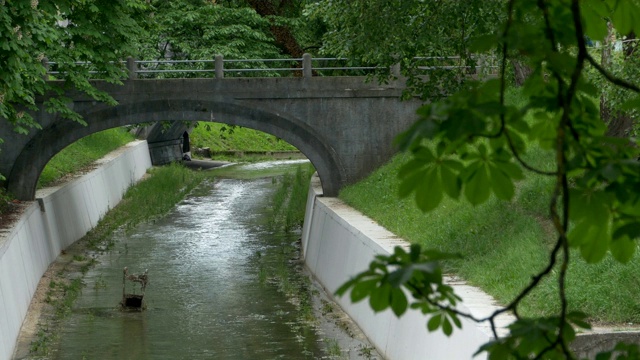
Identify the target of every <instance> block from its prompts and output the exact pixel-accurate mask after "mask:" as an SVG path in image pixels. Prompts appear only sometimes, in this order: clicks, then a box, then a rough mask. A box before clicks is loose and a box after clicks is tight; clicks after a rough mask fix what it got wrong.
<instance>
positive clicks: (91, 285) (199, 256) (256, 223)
mask: <svg viewBox="0 0 640 360" xmlns="http://www.w3.org/2000/svg"><path fill="white" fill-rule="evenodd" d="M290 165H291V164H285V166H290ZM265 167H266V168H272V167H273V165H264V164H263V165H250V166H247V167H245V168H244V169H243V170H242V171H255V170H262V171H264V169H265ZM252 169H253V170H252ZM277 183H278V181H277V176H276V177H272V176H268V177H255V178H252V179H238V178H223V179H219V180H216V181H215V182H207V183H204V184H203V185H202V186H200V187H199V188H198V189H197V190H196V191H194V192H193V193H192V194H191V195H190V196H189V197H188V198H187V199H185V200H184V201H182V202H181V203H180V204H178V205H177V206H176V208H175V209H174V210H173V211H172V212H171V213H169V214H168V215H167V216H165V217H163V218H161V219H159V220H157V221H155V222H153V223H147V224H143V225H140V226H138V227H136V228H135V229H134V230H129V231H127V232H126V233H125V232H119V233H116V234H114V238H113V244H114V246H113V248H112V249H111V250H110V251H108V252H106V253H104V254H101V255H99V256H98V257H97V261H98V265H97V266H95V267H93V268H92V269H91V270H89V271H88V272H87V273H86V275H85V276H84V283H85V286H84V287H83V290H82V293H81V296H80V297H79V299H78V301H77V302H76V303H75V305H74V306H73V310H72V312H71V314H69V315H68V316H67V317H65V318H64V320H63V322H62V324H61V326H60V333H59V334H58V335H59V342H57V343H56V345H55V347H53V348H52V349H51V351H50V356H49V358H51V359H70V358H73V359H76V358H77V359H82V358H84V359H163V358H166V359H205V358H206V359H277V358H283V359H319V358H365V359H366V358H376V354H375V352H373V349H372V348H371V347H370V346H369V345H368V344H367V343H366V340H365V339H363V337H362V335H361V334H359V332H358V330H357V328H355V327H354V326H353V324H351V323H350V321H349V320H348V318H346V317H345V316H344V315H343V314H341V311H340V309H339V308H338V307H337V305H335V304H334V303H332V302H331V301H329V300H328V298H327V296H326V295H325V294H322V291H321V289H319V288H316V287H315V286H314V285H313V284H312V282H311V281H310V280H309V277H308V275H307V274H306V273H305V271H304V269H303V267H302V265H301V262H300V261H299V244H298V241H299V235H300V234H299V232H298V231H289V232H286V231H282V230H281V229H277V228H275V227H274V226H273V224H271V223H270V221H271V214H270V204H269V201H270V194H271V193H272V192H273V191H274V189H275V187H276V186H277ZM124 267H128V269H129V273H141V272H143V271H147V272H148V275H149V279H150V283H149V285H148V287H147V289H146V292H145V294H144V298H145V304H146V309H145V310H144V311H141V312H125V311H122V309H120V307H119V301H120V300H121V297H122V292H123V288H122V286H123V268H124ZM130 285H131V284H128V286H129V287H128V288H127V292H130V291H138V292H139V289H136V288H135V287H133V286H130Z"/></svg>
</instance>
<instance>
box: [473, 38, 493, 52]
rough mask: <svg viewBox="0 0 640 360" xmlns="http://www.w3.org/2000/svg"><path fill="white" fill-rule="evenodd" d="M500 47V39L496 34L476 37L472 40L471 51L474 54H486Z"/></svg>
mask: <svg viewBox="0 0 640 360" xmlns="http://www.w3.org/2000/svg"><path fill="white" fill-rule="evenodd" d="M497 45H498V38H497V37H496V35H494V34H489V35H481V36H476V37H475V38H473V39H472V40H471V44H470V45H469V50H471V51H472V52H480V53H481V52H485V51H489V50H493V49H495V48H496V46H497Z"/></svg>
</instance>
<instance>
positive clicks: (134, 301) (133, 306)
mask: <svg viewBox="0 0 640 360" xmlns="http://www.w3.org/2000/svg"><path fill="white" fill-rule="evenodd" d="M128 271H129V269H127V267H126V266H125V268H124V270H123V271H122V301H120V306H122V308H123V309H124V310H138V311H142V310H144V308H145V304H144V291H145V289H146V288H147V284H148V283H149V276H148V275H147V272H148V271H149V270H145V271H144V273H142V274H131V275H128ZM127 280H128V281H129V282H130V283H132V284H133V285H132V288H133V290H132V292H130V293H128V292H127ZM136 283H137V284H140V293H136V291H135V288H136V286H135V284H136Z"/></svg>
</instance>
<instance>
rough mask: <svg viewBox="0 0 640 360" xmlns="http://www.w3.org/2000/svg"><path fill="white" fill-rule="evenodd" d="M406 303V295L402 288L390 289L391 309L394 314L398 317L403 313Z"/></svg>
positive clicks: (405, 309)
mask: <svg viewBox="0 0 640 360" xmlns="http://www.w3.org/2000/svg"><path fill="white" fill-rule="evenodd" d="M408 304H409V303H408V301H407V297H406V296H405V294H404V292H403V291H402V289H399V288H394V289H392V290H391V310H393V313H394V314H395V315H396V316H398V317H400V316H401V315H402V314H404V312H405V311H407V306H408Z"/></svg>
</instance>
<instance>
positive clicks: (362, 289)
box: [351, 279, 379, 302]
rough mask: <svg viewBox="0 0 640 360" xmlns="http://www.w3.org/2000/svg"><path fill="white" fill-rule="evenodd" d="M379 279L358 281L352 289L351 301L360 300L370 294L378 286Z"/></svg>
mask: <svg viewBox="0 0 640 360" xmlns="http://www.w3.org/2000/svg"><path fill="white" fill-rule="evenodd" d="M378 281H379V279H370V280H364V281H360V282H358V283H356V284H355V286H354V287H353V290H351V301H352V302H358V301H361V300H363V299H364V298H366V297H367V296H369V294H371V292H372V291H373V290H374V289H375V288H376V286H377V284H378Z"/></svg>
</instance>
